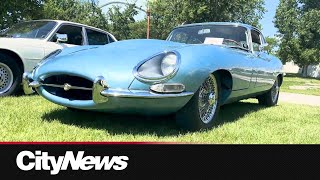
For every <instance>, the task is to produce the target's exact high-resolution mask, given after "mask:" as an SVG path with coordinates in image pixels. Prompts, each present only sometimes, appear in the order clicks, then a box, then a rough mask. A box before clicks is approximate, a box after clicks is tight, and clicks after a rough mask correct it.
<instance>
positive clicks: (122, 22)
mask: <svg viewBox="0 0 320 180" xmlns="http://www.w3.org/2000/svg"><path fill="white" fill-rule="evenodd" d="M137 14H138V11H137V10H136V9H135V4H130V5H128V6H126V8H125V9H124V10H123V11H121V8H120V6H113V7H112V8H110V9H109V11H108V17H109V20H110V29H109V31H111V32H112V34H113V35H115V37H116V38H117V39H118V40H122V39H131V38H133V34H134V33H138V32H135V31H139V29H136V28H135V27H136V26H139V23H137V24H135V23H136V22H135V19H134V16H135V15H137Z"/></svg>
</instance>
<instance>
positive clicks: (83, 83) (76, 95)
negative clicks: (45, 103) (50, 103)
mask: <svg viewBox="0 0 320 180" xmlns="http://www.w3.org/2000/svg"><path fill="white" fill-rule="evenodd" d="M43 84H48V86H46V85H44V86H43V88H44V89H45V90H46V91H47V92H49V93H50V94H52V95H55V96H58V97H62V98H66V99H69V100H92V90H82V89H72V88H71V89H69V90H65V89H64V88H63V87H52V86H49V85H62V86H63V85H65V84H69V85H71V86H73V87H81V88H92V86H93V82H92V81H90V80H87V79H85V78H82V77H77V76H69V75H56V76H50V77H48V78H46V79H45V80H44V81H43Z"/></svg>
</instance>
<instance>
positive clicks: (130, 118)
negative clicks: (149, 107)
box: [42, 102, 264, 136]
mask: <svg viewBox="0 0 320 180" xmlns="http://www.w3.org/2000/svg"><path fill="white" fill-rule="evenodd" d="M262 108H264V107H263V106H260V105H258V104H257V103H249V102H237V103H234V104H228V105H224V106H222V107H221V110H220V115H219V118H218V120H217V121H216V123H215V127H218V126H220V125H223V124H225V123H231V122H234V121H237V120H239V119H240V118H242V117H243V116H244V115H246V114H248V113H252V112H256V111H258V110H260V109H262ZM42 118H43V119H44V120H46V121H49V122H50V121H53V120H58V121H60V122H61V123H63V124H67V125H75V126H78V127H82V128H92V129H100V130H105V131H107V132H108V133H110V134H113V135H115V134H117V135H119V134H132V135H143V134H154V135H157V136H174V135H179V134H185V133H187V132H186V131H181V130H179V129H178V127H177V126H176V124H175V119H174V116H173V115H168V116H138V115H121V114H106V113H98V112H86V111H71V110H68V109H59V110H54V111H52V112H49V113H46V114H44V115H43V116H42Z"/></svg>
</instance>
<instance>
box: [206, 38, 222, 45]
mask: <svg viewBox="0 0 320 180" xmlns="http://www.w3.org/2000/svg"><path fill="white" fill-rule="evenodd" d="M222 43H223V38H213V37H206V39H205V40H204V44H213V45H222Z"/></svg>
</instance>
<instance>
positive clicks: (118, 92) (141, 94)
mask: <svg viewBox="0 0 320 180" xmlns="http://www.w3.org/2000/svg"><path fill="white" fill-rule="evenodd" d="M193 94H194V93H193V92H182V93H171V94H158V93H153V92H150V91H142V90H141V91H140V90H124V89H106V90H103V91H102V92H101V95H102V96H105V97H120V98H148V99H160V98H175V97H185V96H192V95H193Z"/></svg>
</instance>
